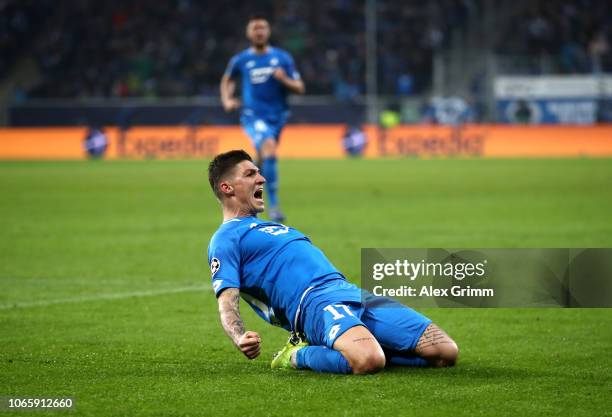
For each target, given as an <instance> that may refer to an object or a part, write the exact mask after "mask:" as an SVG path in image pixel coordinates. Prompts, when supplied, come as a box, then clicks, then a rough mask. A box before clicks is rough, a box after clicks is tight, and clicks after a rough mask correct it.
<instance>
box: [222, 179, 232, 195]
mask: <svg viewBox="0 0 612 417" xmlns="http://www.w3.org/2000/svg"><path fill="white" fill-rule="evenodd" d="M219 190H221V193H223V195H226V196H229V195H233V194H234V187H232V185H231V184H230V183H228V182H227V181H221V183H220V184H219Z"/></svg>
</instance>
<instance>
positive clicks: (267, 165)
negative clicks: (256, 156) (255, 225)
mask: <svg viewBox="0 0 612 417" xmlns="http://www.w3.org/2000/svg"><path fill="white" fill-rule="evenodd" d="M261 171H262V172H261V174H262V175H263V176H264V177H266V193H267V194H268V201H269V202H270V207H274V208H275V207H278V196H277V192H278V168H277V166H276V157H272V158H265V159H264V160H263V162H262V164H261Z"/></svg>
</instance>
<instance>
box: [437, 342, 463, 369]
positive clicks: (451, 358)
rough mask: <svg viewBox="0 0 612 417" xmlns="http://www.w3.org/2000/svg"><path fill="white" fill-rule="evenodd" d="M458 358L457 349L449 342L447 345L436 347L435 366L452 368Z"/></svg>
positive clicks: (455, 345)
mask: <svg viewBox="0 0 612 417" xmlns="http://www.w3.org/2000/svg"><path fill="white" fill-rule="evenodd" d="M458 358H459V347H458V346H457V344H456V343H455V342H454V341H453V340H451V341H450V342H449V343H443V344H440V345H438V355H437V358H436V361H435V366H437V367H446V366H454V365H455V364H456V363H457V359H458Z"/></svg>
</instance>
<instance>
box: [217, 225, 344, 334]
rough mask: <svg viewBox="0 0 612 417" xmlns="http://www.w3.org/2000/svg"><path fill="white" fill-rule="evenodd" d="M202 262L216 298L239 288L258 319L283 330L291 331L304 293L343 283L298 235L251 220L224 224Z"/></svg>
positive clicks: (282, 226)
mask: <svg viewBox="0 0 612 417" xmlns="http://www.w3.org/2000/svg"><path fill="white" fill-rule="evenodd" d="M208 262H209V264H210V270H211V274H212V285H213V289H214V290H215V294H216V295H217V296H219V294H220V293H221V292H222V291H223V290H224V289H226V288H239V289H240V295H241V296H242V298H243V299H244V300H245V301H246V302H247V303H248V304H249V305H250V306H251V307H252V308H253V310H255V312H256V313H257V314H258V315H259V316H260V317H261V318H263V319H264V320H266V321H267V322H269V323H271V324H274V325H276V326H280V327H283V328H284V329H287V330H294V322H295V315H296V312H297V309H298V306H299V304H300V300H301V299H302V296H303V295H304V294H305V293H306V291H307V289H309V288H311V287H314V286H316V285H319V284H321V283H323V282H326V281H330V280H334V279H345V278H344V276H343V275H342V274H341V273H340V272H339V271H338V270H337V269H336V268H335V267H334V266H333V265H332V263H331V262H330V261H329V260H328V259H327V257H326V256H325V255H324V254H323V252H322V251H321V250H320V249H319V248H317V247H316V246H314V245H313V244H312V243H311V241H310V239H308V238H307V237H306V236H305V235H304V234H302V233H301V232H299V231H297V230H296V229H294V228H291V227H288V226H285V225H283V224H279V223H273V222H269V221H265V220H260V219H258V218H257V217H237V218H234V219H231V220H228V221H226V222H224V223H223V224H222V225H221V226H220V227H219V229H218V230H217V231H216V232H215V234H214V235H213V237H212V239H211V241H210V244H209V246H208Z"/></svg>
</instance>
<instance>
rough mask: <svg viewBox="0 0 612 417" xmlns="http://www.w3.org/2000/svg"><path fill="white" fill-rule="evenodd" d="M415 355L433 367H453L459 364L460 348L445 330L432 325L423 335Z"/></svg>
mask: <svg viewBox="0 0 612 417" xmlns="http://www.w3.org/2000/svg"><path fill="white" fill-rule="evenodd" d="M415 353H416V354H417V355H419V356H421V357H422V358H424V359H426V360H427V361H429V363H430V364H431V365H432V366H436V367H443V366H453V365H454V364H455V363H456V362H457V357H458V356H459V348H458V347H457V344H456V343H455V341H454V340H453V339H451V338H450V336H449V335H447V334H446V333H445V332H444V330H442V329H441V328H439V327H438V326H437V325H436V324H434V323H431V324H430V325H429V326H427V328H426V329H425V331H424V332H423V334H422V335H421V338H420V339H419V341H418V343H417V346H416V348H415Z"/></svg>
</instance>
